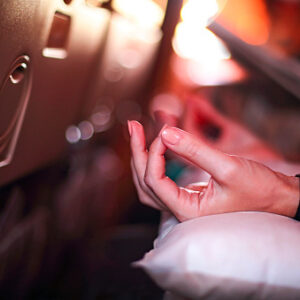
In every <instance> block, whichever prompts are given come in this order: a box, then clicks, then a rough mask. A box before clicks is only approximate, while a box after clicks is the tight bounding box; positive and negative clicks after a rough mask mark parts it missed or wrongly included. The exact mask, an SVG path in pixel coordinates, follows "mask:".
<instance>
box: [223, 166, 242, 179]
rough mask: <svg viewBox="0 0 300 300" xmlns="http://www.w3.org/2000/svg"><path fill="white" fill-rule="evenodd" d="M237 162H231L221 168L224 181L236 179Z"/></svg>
mask: <svg viewBox="0 0 300 300" xmlns="http://www.w3.org/2000/svg"><path fill="white" fill-rule="evenodd" d="M238 170H239V167H238V164H237V163H236V162H231V163H230V164H228V165H227V166H225V167H224V168H223V170H222V177H223V178H224V181H225V182H229V181H230V182H232V181H234V180H236V179H237V176H238Z"/></svg>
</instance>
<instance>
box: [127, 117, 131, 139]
mask: <svg viewBox="0 0 300 300" xmlns="http://www.w3.org/2000/svg"><path fill="white" fill-rule="evenodd" d="M127 126H128V132H129V135H130V136H131V134H132V127H131V121H129V120H128V121H127Z"/></svg>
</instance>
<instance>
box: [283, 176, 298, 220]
mask: <svg viewBox="0 0 300 300" xmlns="http://www.w3.org/2000/svg"><path fill="white" fill-rule="evenodd" d="M284 177H285V178H284V188H283V190H282V204H283V211H282V212H283V213H282V214H283V215H286V216H288V217H291V218H294V217H295V215H296V213H297V210H298V207H299V198H300V196H299V178H297V177H295V176H285V175H284Z"/></svg>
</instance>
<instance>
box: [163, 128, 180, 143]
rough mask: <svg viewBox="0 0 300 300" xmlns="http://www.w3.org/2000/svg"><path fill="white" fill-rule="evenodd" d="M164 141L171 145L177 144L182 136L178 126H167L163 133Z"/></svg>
mask: <svg viewBox="0 0 300 300" xmlns="http://www.w3.org/2000/svg"><path fill="white" fill-rule="evenodd" d="M161 136H162V138H163V141H165V142H167V143H168V144H170V145H176V144H177V143H178V142H179V140H180V138H181V136H180V134H179V132H178V130H177V129H176V128H166V129H164V130H163V132H162V134H161Z"/></svg>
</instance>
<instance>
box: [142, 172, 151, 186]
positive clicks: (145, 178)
mask: <svg viewBox="0 0 300 300" xmlns="http://www.w3.org/2000/svg"><path fill="white" fill-rule="evenodd" d="M144 182H145V184H146V185H147V186H148V187H152V186H153V178H152V177H151V176H150V175H149V174H146V175H145V177H144Z"/></svg>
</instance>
